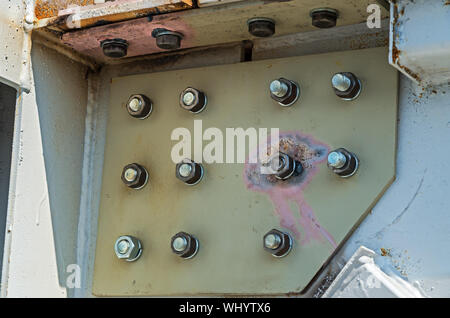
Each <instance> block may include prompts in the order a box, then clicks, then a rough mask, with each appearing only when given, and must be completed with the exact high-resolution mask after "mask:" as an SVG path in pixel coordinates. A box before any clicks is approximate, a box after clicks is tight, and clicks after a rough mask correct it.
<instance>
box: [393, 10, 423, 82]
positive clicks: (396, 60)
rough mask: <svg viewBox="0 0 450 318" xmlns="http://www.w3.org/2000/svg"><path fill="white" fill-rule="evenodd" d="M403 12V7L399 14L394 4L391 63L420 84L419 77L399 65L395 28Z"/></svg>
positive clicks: (399, 51) (399, 52)
mask: <svg viewBox="0 0 450 318" xmlns="http://www.w3.org/2000/svg"><path fill="white" fill-rule="evenodd" d="M404 12H405V8H404V7H403V8H402V9H401V10H400V12H399V10H398V5H397V3H395V4H394V18H393V24H392V25H393V34H394V35H393V36H394V39H393V41H392V49H391V52H392V62H393V63H394V64H397V65H398V67H399V68H401V69H402V70H404V71H405V73H407V74H408V75H409V76H411V77H412V78H414V79H415V80H416V81H417V82H421V81H422V79H421V78H420V76H419V75H418V74H416V73H414V72H413V71H412V70H411V69H409V68H408V67H406V66H404V65H402V64H401V63H400V54H401V50H399V49H398V48H397V46H396V45H395V41H396V34H397V32H396V28H397V25H398V17H399V16H400V15H402V14H404Z"/></svg>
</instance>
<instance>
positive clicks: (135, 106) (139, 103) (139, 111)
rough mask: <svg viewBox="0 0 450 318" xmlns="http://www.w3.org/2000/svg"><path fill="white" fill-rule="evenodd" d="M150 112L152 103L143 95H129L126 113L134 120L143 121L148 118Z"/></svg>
mask: <svg viewBox="0 0 450 318" xmlns="http://www.w3.org/2000/svg"><path fill="white" fill-rule="evenodd" d="M152 110H153V104H152V101H151V100H150V98H148V97H147V96H145V95H142V94H137V95H131V96H130V98H129V99H128V102H127V111H128V114H130V116H132V117H134V118H139V119H145V118H147V117H148V116H150V114H151V112H152Z"/></svg>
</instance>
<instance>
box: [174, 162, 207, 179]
mask: <svg viewBox="0 0 450 318" xmlns="http://www.w3.org/2000/svg"><path fill="white" fill-rule="evenodd" d="M175 175H176V177H177V178H178V179H180V180H181V181H183V182H184V183H185V184H187V185H195V184H197V183H199V182H200V180H201V179H202V177H203V166H202V165H201V164H199V163H196V162H194V161H192V160H190V159H184V160H183V161H182V162H180V163H178V164H177V165H176V168H175Z"/></svg>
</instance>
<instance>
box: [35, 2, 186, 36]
mask: <svg viewBox="0 0 450 318" xmlns="http://www.w3.org/2000/svg"><path fill="white" fill-rule="evenodd" d="M106 3H108V2H106ZM113 3H114V2H111V4H113ZM89 5H95V0H36V6H35V15H36V18H37V20H43V19H51V18H56V17H58V15H59V12H60V11H61V10H66V9H69V8H70V7H71V6H82V7H85V6H89ZM192 6H193V3H192V0H167V3H166V4H163V5H160V6H155V7H152V8H146V9H139V10H133V11H128V12H119V13H112V12H110V13H109V14H108V11H107V10H105V14H104V15H103V16H100V17H93V18H87V19H84V20H82V21H80V27H81V28H86V27H91V26H98V25H104V24H108V23H113V22H119V21H124V20H130V19H135V18H140V17H144V16H148V15H157V14H161V13H167V12H172V11H178V10H183V9H189V8H192ZM61 17H62V18H63V19H54V20H53V21H49V22H48V25H47V26H55V27H58V28H59V29H60V30H61V31H67V30H69V29H70V28H69V27H68V26H67V25H66V17H67V15H64V16H61Z"/></svg>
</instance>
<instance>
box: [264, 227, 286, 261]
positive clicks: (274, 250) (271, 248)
mask: <svg viewBox="0 0 450 318" xmlns="http://www.w3.org/2000/svg"><path fill="white" fill-rule="evenodd" d="M292 242H293V241H292V238H291V236H290V235H289V233H286V232H281V231H278V230H277V229H272V230H270V231H269V232H267V233H266V235H264V238H263V246H264V249H265V250H266V251H268V252H269V253H270V254H272V255H273V256H275V257H284V256H286V255H287V254H289V252H290V251H291V249H292Z"/></svg>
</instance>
